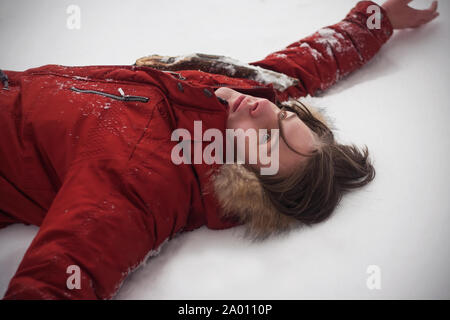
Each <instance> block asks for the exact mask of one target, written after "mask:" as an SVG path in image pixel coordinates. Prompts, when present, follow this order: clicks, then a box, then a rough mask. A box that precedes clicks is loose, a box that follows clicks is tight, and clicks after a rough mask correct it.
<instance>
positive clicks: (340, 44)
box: [250, 1, 393, 98]
mask: <svg viewBox="0 0 450 320" xmlns="http://www.w3.org/2000/svg"><path fill="white" fill-rule="evenodd" d="M373 5H375V6H376V7H378V9H379V12H380V13H381V20H380V25H379V26H376V25H375V28H370V26H371V22H373V15H374V11H372V10H373V9H372V8H373V7H370V6H373ZM368 19H369V23H368ZM377 27H378V28H377ZM392 33H393V29H392V25H391V23H390V21H389V19H388V17H387V15H386V12H385V11H384V9H383V8H382V7H381V6H378V5H377V4H375V3H374V2H371V1H361V2H359V3H358V4H357V5H356V6H355V7H354V8H353V9H352V10H351V11H350V12H349V13H348V14H347V16H346V17H345V19H344V20H342V21H341V22H339V23H336V24H334V25H331V26H328V27H326V28H322V29H320V30H319V31H317V32H315V33H314V34H312V35H311V36H308V37H306V38H304V39H302V40H299V41H296V42H294V43H292V44H290V45H288V46H287V47H286V48H285V49H283V50H281V51H277V52H274V53H271V54H270V55H268V56H267V57H266V58H264V59H263V60H260V61H257V62H252V63H250V64H251V65H255V66H259V67H262V68H265V69H270V70H273V71H277V72H281V73H284V74H286V75H288V76H290V77H294V78H297V79H298V80H299V84H298V85H296V86H292V87H290V88H288V89H287V90H286V93H285V95H287V96H291V97H293V98H297V97H300V96H305V95H307V94H310V95H316V94H317V93H318V92H320V91H322V90H325V89H327V88H328V87H330V86H331V85H333V84H334V83H336V82H337V81H338V80H339V79H341V78H342V77H345V76H346V75H348V74H349V73H351V72H352V71H354V70H356V69H358V68H360V67H361V66H362V65H364V64H365V63H366V62H367V61H369V60H370V59H371V58H372V57H373V56H374V55H375V54H376V53H377V52H378V50H380V48H381V46H382V45H383V44H384V43H385V42H386V41H387V40H388V39H389V38H390V37H391V35H392ZM286 98H287V97H286Z"/></svg>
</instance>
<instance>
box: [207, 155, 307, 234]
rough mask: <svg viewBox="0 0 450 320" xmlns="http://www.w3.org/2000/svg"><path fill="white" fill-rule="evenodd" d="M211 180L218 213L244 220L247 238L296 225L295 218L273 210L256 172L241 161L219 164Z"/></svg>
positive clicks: (282, 230) (297, 224) (284, 230)
mask: <svg viewBox="0 0 450 320" xmlns="http://www.w3.org/2000/svg"><path fill="white" fill-rule="evenodd" d="M212 184H213V187H214V191H215V194H216V198H217V199H218V201H219V204H220V206H221V208H222V211H221V213H222V216H223V217H225V218H230V217H232V218H237V219H238V221H239V222H241V223H244V224H245V226H246V232H245V235H246V237H248V238H252V239H253V240H263V239H265V238H267V237H269V236H271V235H275V234H279V233H282V232H286V231H289V230H290V229H292V228H294V227H297V226H299V225H300V223H299V221H298V220H296V219H295V218H292V217H289V216H287V215H285V214H282V213H280V212H278V211H277V209H276V208H275V207H274V206H273V204H272V203H271V202H270V200H269V198H268V197H267V195H266V193H265V191H264V189H263V188H262V186H261V183H260V182H259V179H258V177H257V176H256V174H254V173H253V172H251V171H250V170H248V169H246V168H245V167H244V166H243V165H240V164H235V163H233V164H224V165H222V166H221V167H220V168H219V170H218V172H217V173H216V174H215V175H213V177H212Z"/></svg>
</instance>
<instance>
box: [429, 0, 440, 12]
mask: <svg viewBox="0 0 450 320" xmlns="http://www.w3.org/2000/svg"><path fill="white" fill-rule="evenodd" d="M437 7H438V2H437V1H436V0H435V1H433V3H432V4H431V6H430V8H429V9H428V10H429V11H431V12H436V10H437Z"/></svg>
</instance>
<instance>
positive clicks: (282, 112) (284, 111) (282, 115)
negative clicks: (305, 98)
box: [264, 101, 317, 157]
mask: <svg viewBox="0 0 450 320" xmlns="http://www.w3.org/2000/svg"><path fill="white" fill-rule="evenodd" d="M298 102H299V103H300V104H301V106H302V107H303V109H304V111H305V112H306V113H307V114H308V115H310V116H311V117H312V115H311V113H310V112H309V110H308V109H307V108H306V107H305V105H304V104H303V103H301V102H300V101H298ZM288 111H291V112H293V113H294V114H295V115H296V116H297V117H298V118H299V119H300V121H303V120H302V119H301V116H300V113H299V112H298V111H297V110H295V108H293V107H287V106H281V110H280V112H279V113H278V129H279V132H280V136H281V138H282V139H283V140H284V142H285V143H286V145H287V146H288V148H289V149H290V150H291V151H293V152H295V153H297V154H299V155H301V156H305V157H309V156H311V155H313V154H315V153H316V152H317V149H316V150H314V151H313V152H312V153H311V154H304V153H302V152H299V151H297V150H295V149H294V148H293V147H291V146H290V145H289V143H288V142H287V140H286V136H285V135H284V132H283V125H282V122H283V120H284V119H286V118H287V116H288ZM308 128H309V129H310V130H311V131H313V132H314V130H313V129H312V128H310V127H309V126H308ZM264 137H266V139H265V141H264V142H267V141H269V140H270V138H271V136H270V133H267V134H265V135H264Z"/></svg>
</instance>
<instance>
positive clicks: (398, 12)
mask: <svg viewBox="0 0 450 320" xmlns="http://www.w3.org/2000/svg"><path fill="white" fill-rule="evenodd" d="M411 1H412V0H387V1H386V2H385V3H383V5H382V7H383V8H384V9H385V10H386V13H387V16H388V18H389V20H390V21H391V24H392V27H393V28H394V29H405V28H417V27H420V26H421V25H423V24H426V23H428V22H430V21H431V20H433V19H434V18H436V17H437V16H438V15H439V12H437V11H436V10H437V6H438V3H437V1H433V3H432V4H431V6H430V7H429V8H428V9H425V10H417V9H414V8H411V7H410V6H408V3H410V2H411Z"/></svg>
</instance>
